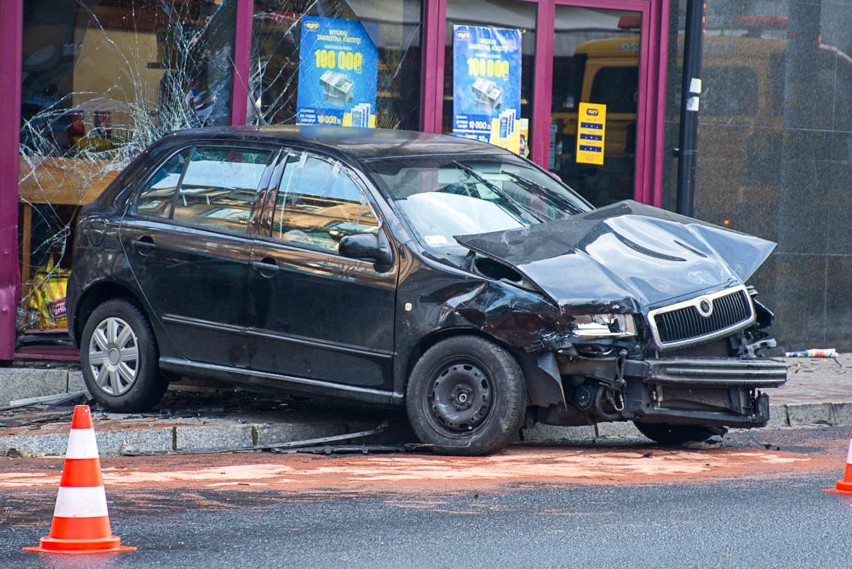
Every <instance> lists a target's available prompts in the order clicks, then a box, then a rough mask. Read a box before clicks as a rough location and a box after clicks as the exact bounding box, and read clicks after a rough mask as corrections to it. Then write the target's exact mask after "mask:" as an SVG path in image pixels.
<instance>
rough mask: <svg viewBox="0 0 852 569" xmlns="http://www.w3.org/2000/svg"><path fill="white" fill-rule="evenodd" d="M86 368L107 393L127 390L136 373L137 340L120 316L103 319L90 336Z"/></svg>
mask: <svg viewBox="0 0 852 569" xmlns="http://www.w3.org/2000/svg"><path fill="white" fill-rule="evenodd" d="M88 355H89V369H90V370H91V372H92V377H94V378H95V384H96V385H97V386H98V388H99V389H100V390H101V391H103V392H104V393H106V394H108V395H112V396H114V397H117V396H119V395H123V394H125V393H127V392H128V391H129V390H130V388H132V387H133V384H134V383H136V379H137V378H138V377H139V341H138V338H137V337H136V333H135V332H134V331H133V328H131V327H130V325H129V324H128V323H127V322H125V321H124V320H122V319H121V318H116V317H110V318H105V319H104V320H102V321H101V322H100V323H99V324H98V326H97V327H96V328H95V331H94V332H93V333H92V338H91V339H90V340H89V349H88Z"/></svg>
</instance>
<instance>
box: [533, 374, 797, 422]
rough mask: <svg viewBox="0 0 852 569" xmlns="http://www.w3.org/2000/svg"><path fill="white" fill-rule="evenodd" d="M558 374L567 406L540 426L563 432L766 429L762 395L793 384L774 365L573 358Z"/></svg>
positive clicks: (543, 417) (546, 415) (552, 411)
mask: <svg viewBox="0 0 852 569" xmlns="http://www.w3.org/2000/svg"><path fill="white" fill-rule="evenodd" d="M540 363H541V362H540ZM558 369H559V372H558V373H559V375H560V378H561V385H562V387H563V390H562V399H563V400H562V401H560V402H559V403H560V404H559V405H552V406H549V407H548V408H547V409H546V410H543V412H542V413H541V414H540V415H539V420H540V421H541V422H545V423H551V424H561V425H571V424H573V425H577V424H588V423H595V422H604V421H625V420H626V421H638V422H642V423H666V424H673V425H702V426H707V427H740V428H748V427H761V426H764V425H766V423H767V422H768V421H769V397H768V396H767V395H766V394H765V393H763V392H762V391H761V390H762V389H765V388H770V387H778V386H781V385H783V384H784V383H785V382H786V381H787V365H786V364H785V363H784V362H781V361H777V360H772V359H739V358H660V359H649V360H639V359H629V358H623V357H619V358H616V357H613V358H583V357H572V358H562V359H560V361H559V363H558Z"/></svg>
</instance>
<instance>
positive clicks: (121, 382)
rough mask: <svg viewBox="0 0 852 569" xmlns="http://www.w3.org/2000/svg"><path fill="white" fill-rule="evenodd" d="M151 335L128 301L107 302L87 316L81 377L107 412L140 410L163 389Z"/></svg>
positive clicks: (144, 319) (160, 394)
mask: <svg viewBox="0 0 852 569" xmlns="http://www.w3.org/2000/svg"><path fill="white" fill-rule="evenodd" d="M158 360H159V350H158V348H157V340H156V338H155V337H154V331H153V330H152V329H151V325H150V323H149V322H148V319H147V318H146V317H145V315H144V314H143V313H142V311H141V310H140V309H139V307H137V306H136V305H135V304H133V303H132V302H130V301H127V300H124V299H120V298H117V299H112V300H108V301H106V302H104V303H103V304H101V305H100V306H98V307H97V308H96V309H95V310H94V311H93V312H92V314H91V316H89V319H88V320H87V321H86V325H85V327H84V328H83V335H82V337H81V340H80V363H81V364H82V367H83V379H84V380H85V382H86V387H88V389H89V393H91V394H92V397H94V399H95V401H97V402H98V403H99V404H100V405H101V406H102V407H104V408H105V409H107V410H108V411H117V412H131V411H145V410H147V409H150V408H151V407H153V406H154V405H156V404H157V403H158V402H159V401H160V399H162V397H163V394H164V393H165V391H166V388H167V387H168V381H166V380H165V379H164V378H163V376H162V375H161V374H160V370H159V366H158Z"/></svg>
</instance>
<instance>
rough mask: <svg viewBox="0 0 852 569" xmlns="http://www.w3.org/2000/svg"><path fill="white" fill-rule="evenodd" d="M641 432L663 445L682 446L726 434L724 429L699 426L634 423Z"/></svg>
mask: <svg viewBox="0 0 852 569" xmlns="http://www.w3.org/2000/svg"><path fill="white" fill-rule="evenodd" d="M634 424H635V425H636V428H637V429H639V432H640V433H642V434H643V435H645V436H646V437H648V438H649V439H651V440H652V441H654V442H657V443H660V444H663V445H682V444H683V443H688V442H698V443H702V442H704V441H706V440H707V439H709V438H711V437H713V436H715V435H722V434H724V433H725V429H723V428H716V429H713V428H710V427H702V426H699V425H669V424H668V423H638V422H637V423H634Z"/></svg>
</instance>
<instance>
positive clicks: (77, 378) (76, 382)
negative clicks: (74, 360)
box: [68, 370, 91, 397]
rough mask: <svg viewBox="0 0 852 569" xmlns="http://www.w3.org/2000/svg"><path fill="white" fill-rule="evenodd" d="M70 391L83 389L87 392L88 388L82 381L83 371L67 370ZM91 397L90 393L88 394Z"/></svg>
mask: <svg viewBox="0 0 852 569" xmlns="http://www.w3.org/2000/svg"><path fill="white" fill-rule="evenodd" d="M72 391H85V392H86V393H87V394H88V393H89V390H88V389H87V388H86V382H85V381H83V372H81V371H79V370H72V371H69V372H68V392H69V393H70V392H72ZM89 397H91V394H89Z"/></svg>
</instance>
